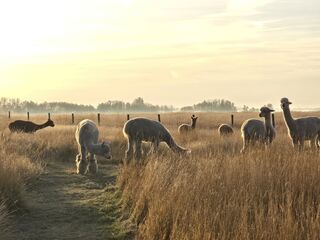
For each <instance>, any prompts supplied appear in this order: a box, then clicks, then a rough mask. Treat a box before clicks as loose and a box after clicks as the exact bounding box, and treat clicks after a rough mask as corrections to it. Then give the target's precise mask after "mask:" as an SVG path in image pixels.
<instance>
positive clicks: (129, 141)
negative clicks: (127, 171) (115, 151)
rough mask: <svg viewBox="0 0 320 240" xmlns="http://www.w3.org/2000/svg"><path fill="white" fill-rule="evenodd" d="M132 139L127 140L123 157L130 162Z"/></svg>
mask: <svg viewBox="0 0 320 240" xmlns="http://www.w3.org/2000/svg"><path fill="white" fill-rule="evenodd" d="M133 144H134V142H133V139H132V138H130V137H129V138H128V148H127V151H126V156H125V159H126V160H128V161H130V160H131V159H132V155H133Z"/></svg>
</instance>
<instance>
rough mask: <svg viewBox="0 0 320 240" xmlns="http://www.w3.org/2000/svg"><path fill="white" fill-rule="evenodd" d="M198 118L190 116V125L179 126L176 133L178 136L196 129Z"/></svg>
mask: <svg viewBox="0 0 320 240" xmlns="http://www.w3.org/2000/svg"><path fill="white" fill-rule="evenodd" d="M197 119H198V117H196V116H194V115H192V116H191V124H185V123H184V124H181V125H180V126H179V128H178V132H179V133H180V134H184V133H188V132H190V131H192V130H194V129H195V128H196V124H197Z"/></svg>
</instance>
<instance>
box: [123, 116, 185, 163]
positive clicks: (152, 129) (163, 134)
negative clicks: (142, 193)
mask: <svg viewBox="0 0 320 240" xmlns="http://www.w3.org/2000/svg"><path fill="white" fill-rule="evenodd" d="M123 135H124V136H125V137H126V138H127V140H128V149H127V151H126V159H128V160H130V159H131V158H132V155H133V152H134V153H135V158H137V159H139V158H141V143H142V141H145V142H151V143H152V150H153V151H156V150H157V148H158V147H159V144H160V142H165V143H166V144H167V145H168V146H169V147H170V148H171V149H172V151H174V152H176V153H178V154H185V153H190V152H191V151H190V150H188V149H185V148H182V147H180V146H178V145H177V144H176V143H175V141H174V140H173V138H172V136H171V134H170V133H169V131H168V129H166V128H165V127H164V126H163V125H162V124H161V123H159V122H157V121H153V120H149V119H146V118H133V119H131V120H129V121H127V122H126V123H125V124H124V127H123ZM133 147H135V151H134V149H133Z"/></svg>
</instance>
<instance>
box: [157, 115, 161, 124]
mask: <svg viewBox="0 0 320 240" xmlns="http://www.w3.org/2000/svg"><path fill="white" fill-rule="evenodd" d="M158 121H159V122H161V117H160V114H158Z"/></svg>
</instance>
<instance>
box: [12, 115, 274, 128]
mask: <svg viewBox="0 0 320 240" xmlns="http://www.w3.org/2000/svg"><path fill="white" fill-rule="evenodd" d="M30 116H31V114H30V112H27V119H28V120H30ZM126 116H127V121H128V120H130V114H126ZM157 117H158V121H159V122H161V114H160V113H158V114H157ZM11 118H12V112H11V111H8V119H11ZM48 119H51V113H50V112H48ZM97 121H98V124H99V125H100V124H101V113H97ZM230 121H231V126H234V124H235V116H234V114H231V115H230ZM74 123H75V113H71V124H74ZM272 125H273V126H274V127H275V126H276V121H275V114H274V113H273V114H272Z"/></svg>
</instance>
